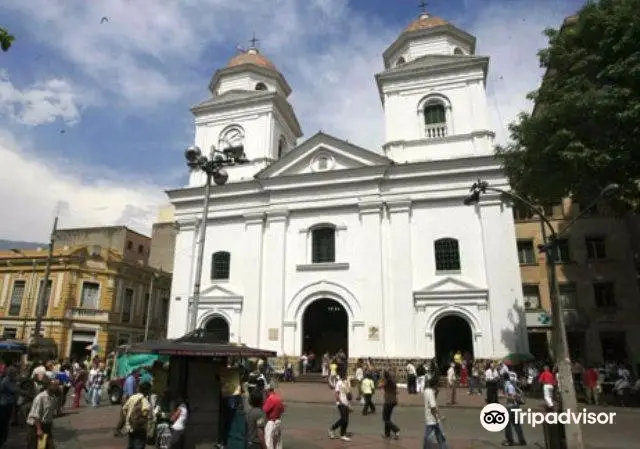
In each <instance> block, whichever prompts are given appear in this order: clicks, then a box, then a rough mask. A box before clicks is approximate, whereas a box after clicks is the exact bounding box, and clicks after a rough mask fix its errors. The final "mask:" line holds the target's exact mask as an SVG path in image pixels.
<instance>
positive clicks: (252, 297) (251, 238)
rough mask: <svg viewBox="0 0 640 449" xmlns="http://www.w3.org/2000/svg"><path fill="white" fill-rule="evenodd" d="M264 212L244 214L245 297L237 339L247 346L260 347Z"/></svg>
mask: <svg viewBox="0 0 640 449" xmlns="http://www.w3.org/2000/svg"><path fill="white" fill-rule="evenodd" d="M264 219H265V214H264V212H254V213H251V214H246V215H244V235H243V240H244V244H245V248H244V259H245V261H244V264H243V271H244V273H243V275H244V280H243V284H244V299H243V301H244V302H243V304H242V313H240V315H239V316H238V318H239V319H240V326H239V335H238V340H239V341H240V342H241V343H245V344H247V345H249V346H255V347H260V332H259V330H260V329H261V323H262V316H261V313H260V312H261V307H262V291H261V285H262V245H263V241H262V239H263V234H264Z"/></svg>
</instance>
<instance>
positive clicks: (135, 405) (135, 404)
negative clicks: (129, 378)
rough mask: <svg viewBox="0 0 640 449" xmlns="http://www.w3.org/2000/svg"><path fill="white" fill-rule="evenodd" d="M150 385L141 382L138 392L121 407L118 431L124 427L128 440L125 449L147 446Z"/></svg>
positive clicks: (141, 448)
mask: <svg viewBox="0 0 640 449" xmlns="http://www.w3.org/2000/svg"><path fill="white" fill-rule="evenodd" d="M150 394H151V384H149V383H148V382H143V383H141V384H140V386H139V387H138V392H137V393H136V394H134V395H133V396H131V397H130V398H129V399H127V402H125V404H124V405H123V406H122V414H121V422H120V423H119V425H118V429H117V430H120V429H121V428H122V427H124V430H125V431H126V433H127V436H128V438H129V444H128V446H127V449H144V447H145V445H146V444H147V434H148V431H149V422H150V421H151V418H152V417H151V403H150V402H149V399H147V398H148V397H149V395H150Z"/></svg>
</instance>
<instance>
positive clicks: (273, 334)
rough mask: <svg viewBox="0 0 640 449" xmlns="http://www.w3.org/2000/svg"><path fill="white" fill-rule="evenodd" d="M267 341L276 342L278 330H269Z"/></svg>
mask: <svg viewBox="0 0 640 449" xmlns="http://www.w3.org/2000/svg"><path fill="white" fill-rule="evenodd" d="M269 341H278V329H277V328H272V329H269Z"/></svg>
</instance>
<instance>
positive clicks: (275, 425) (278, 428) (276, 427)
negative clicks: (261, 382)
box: [262, 384, 284, 449]
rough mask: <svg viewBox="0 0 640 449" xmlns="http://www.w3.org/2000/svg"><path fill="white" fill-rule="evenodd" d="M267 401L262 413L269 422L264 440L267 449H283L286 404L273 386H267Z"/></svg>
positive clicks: (265, 429)
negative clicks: (283, 423)
mask: <svg viewBox="0 0 640 449" xmlns="http://www.w3.org/2000/svg"><path fill="white" fill-rule="evenodd" d="M265 391H266V395H267V397H266V400H265V401H264V405H263V406H262V411H264V413H265V415H266V419H267V422H266V424H265V426H264V438H265V443H266V445H267V449H282V424H281V419H282V414H283V413H284V404H283V403H282V399H281V398H280V396H278V395H277V394H276V392H275V391H274V390H273V385H271V384H267V385H266V386H265Z"/></svg>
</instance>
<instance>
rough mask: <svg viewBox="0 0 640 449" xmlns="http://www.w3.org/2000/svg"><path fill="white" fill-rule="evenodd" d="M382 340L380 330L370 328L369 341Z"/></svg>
mask: <svg viewBox="0 0 640 449" xmlns="http://www.w3.org/2000/svg"><path fill="white" fill-rule="evenodd" d="M378 340H380V330H379V329H378V328H377V327H375V326H369V341H378Z"/></svg>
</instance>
